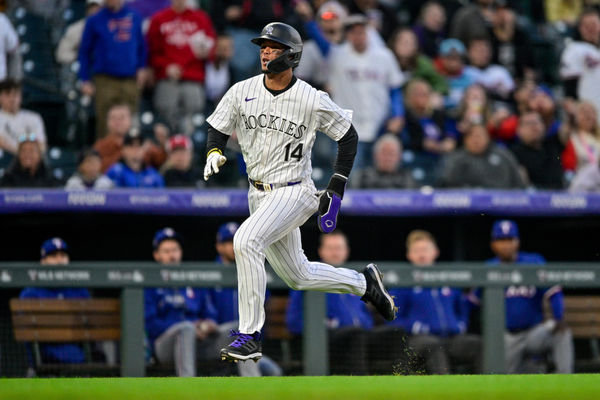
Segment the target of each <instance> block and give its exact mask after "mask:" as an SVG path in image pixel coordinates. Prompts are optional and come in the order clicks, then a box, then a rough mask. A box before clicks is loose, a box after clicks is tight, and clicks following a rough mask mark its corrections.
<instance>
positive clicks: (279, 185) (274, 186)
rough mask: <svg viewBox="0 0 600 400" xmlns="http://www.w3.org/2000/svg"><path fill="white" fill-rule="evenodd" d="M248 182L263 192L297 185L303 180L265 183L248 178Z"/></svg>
mask: <svg viewBox="0 0 600 400" xmlns="http://www.w3.org/2000/svg"><path fill="white" fill-rule="evenodd" d="M248 182H250V184H251V185H252V186H254V187H255V188H256V189H258V190H260V191H261V192H270V191H271V190H275V189H279V188H282V187H286V186H294V185H297V184H299V183H300V182H302V181H298V182H288V183H263V182H260V181H255V180H254V179H250V178H248Z"/></svg>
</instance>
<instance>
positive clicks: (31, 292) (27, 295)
mask: <svg viewBox="0 0 600 400" xmlns="http://www.w3.org/2000/svg"><path fill="white" fill-rule="evenodd" d="M19 297H20V298H21V299H89V298H90V297H91V296H90V292H89V291H88V290H87V289H84V288H39V287H30V288H25V289H23V291H22V292H21V294H20V295H19ZM40 353H41V356H42V361H43V362H60V363H66V364H80V363H83V362H85V353H84V352H83V349H82V348H81V346H80V345H78V344H76V343H62V344H42V345H40Z"/></svg>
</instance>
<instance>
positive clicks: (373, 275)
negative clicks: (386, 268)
mask: <svg viewBox="0 0 600 400" xmlns="http://www.w3.org/2000/svg"><path fill="white" fill-rule="evenodd" d="M362 273H363V274H364V276H365V279H366V281H367V290H366V291H365V294H364V296H363V297H361V298H360V299H361V300H362V301H364V302H365V303H367V302H368V303H371V304H372V305H373V306H374V307H375V308H376V309H377V311H379V313H380V314H381V315H382V316H383V318H385V319H386V320H388V321H392V320H394V319H395V318H396V311H398V309H397V308H396V306H395V305H394V299H393V298H392V296H390V294H389V293H388V292H387V290H386V289H385V287H384V286H383V281H382V278H383V274H382V273H381V271H380V270H379V268H377V265H375V264H369V265H367V267H366V268H365V269H364V271H363V272H362Z"/></svg>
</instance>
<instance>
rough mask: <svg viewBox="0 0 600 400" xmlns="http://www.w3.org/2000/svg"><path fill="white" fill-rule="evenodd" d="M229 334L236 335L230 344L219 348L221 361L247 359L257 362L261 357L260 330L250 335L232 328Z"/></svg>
mask: <svg viewBox="0 0 600 400" xmlns="http://www.w3.org/2000/svg"><path fill="white" fill-rule="evenodd" d="M229 336H237V338H236V339H235V340H234V341H233V342H231V344H230V345H229V346H227V347H225V348H223V349H221V360H223V361H234V362H238V361H247V360H254V362H258V360H260V358H261V357H262V344H261V342H260V336H261V335H260V332H254V333H253V334H252V335H250V334H247V333H241V332H238V331H235V330H232V331H231V332H230V334H229Z"/></svg>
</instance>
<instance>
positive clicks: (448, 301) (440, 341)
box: [390, 230, 482, 374]
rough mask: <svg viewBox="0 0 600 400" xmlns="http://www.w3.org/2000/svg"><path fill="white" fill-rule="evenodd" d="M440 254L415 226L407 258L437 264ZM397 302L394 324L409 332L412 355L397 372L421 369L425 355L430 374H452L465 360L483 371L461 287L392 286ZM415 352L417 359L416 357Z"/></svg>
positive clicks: (427, 235) (478, 340) (422, 264)
mask: <svg viewBox="0 0 600 400" xmlns="http://www.w3.org/2000/svg"><path fill="white" fill-rule="evenodd" d="M438 256H439V250H438V247H437V243H436V241H435V238H434V237H433V235H432V234H431V233H429V232H427V231H423V230H414V231H412V232H410V234H409V235H408V237H407V239H406V258H408V261H410V263H411V264H412V265H413V266H414V267H416V268H427V267H430V266H432V265H434V264H435V261H436V259H437V258H438ZM390 294H391V295H392V296H395V300H396V304H397V306H398V309H399V312H398V318H397V319H396V320H395V321H393V322H392V324H393V325H396V326H400V327H402V328H403V329H404V330H405V331H406V332H407V333H408V334H409V338H408V346H409V347H410V356H409V358H408V359H407V360H406V361H407V364H405V365H398V367H397V369H398V371H397V372H400V373H406V374H411V373H419V372H420V371H418V370H415V368H417V369H418V368H419V367H420V366H419V359H424V361H425V370H426V372H427V373H430V374H449V373H451V372H452V367H453V365H452V364H453V362H460V363H465V364H468V365H469V366H470V370H471V371H472V372H474V373H479V372H481V362H482V360H481V338H480V337H479V336H477V335H471V334H467V333H466V332H467V324H468V314H469V307H468V302H467V297H466V296H465V295H463V292H462V290H461V289H457V288H450V287H447V286H444V287H441V288H440V287H422V286H416V287H413V288H399V289H391V290H390ZM415 356H416V357H417V359H415Z"/></svg>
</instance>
